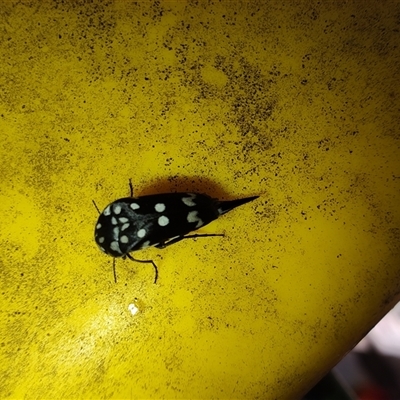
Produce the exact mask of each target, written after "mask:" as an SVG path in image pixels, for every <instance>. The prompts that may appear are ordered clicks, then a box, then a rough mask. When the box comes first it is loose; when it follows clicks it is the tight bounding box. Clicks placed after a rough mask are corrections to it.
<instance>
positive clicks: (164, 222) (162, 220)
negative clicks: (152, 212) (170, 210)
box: [158, 215, 169, 226]
mask: <svg viewBox="0 0 400 400" xmlns="http://www.w3.org/2000/svg"><path fill="white" fill-rule="evenodd" d="M168 224H169V219H168V217H166V216H165V215H161V217H160V218H158V225H160V226H167V225H168Z"/></svg>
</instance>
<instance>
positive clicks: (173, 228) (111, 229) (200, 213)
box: [94, 183, 258, 283]
mask: <svg viewBox="0 0 400 400" xmlns="http://www.w3.org/2000/svg"><path fill="white" fill-rule="evenodd" d="M130 188H131V197H126V198H122V199H119V200H116V201H114V202H112V203H111V204H109V205H108V206H107V207H106V208H105V209H104V211H103V212H102V213H101V214H100V216H99V219H98V220H97V223H96V228H95V232H94V237H95V241H96V243H97V245H98V246H99V248H100V250H101V251H103V252H104V253H106V254H109V255H111V256H113V257H128V258H130V259H131V260H132V261H136V262H141V263H151V264H153V266H154V269H155V280H154V283H156V282H157V277H158V270H157V266H156V264H155V263H154V261H153V260H137V259H136V258H133V257H132V256H131V255H130V254H129V253H131V252H133V251H137V250H141V249H145V248H146V247H150V246H154V247H157V248H159V249H163V248H165V247H167V246H169V245H171V244H174V243H177V242H179V241H181V240H183V239H190V238H198V237H208V236H224V235H223V234H212V233H211V234H192V235H187V234H188V233H190V232H192V231H195V230H196V229H199V228H200V227H202V226H205V225H207V224H209V223H210V222H212V221H214V220H215V219H217V218H218V217H219V216H221V215H223V214H225V213H227V212H228V211H231V210H232V209H234V208H236V207H238V206H240V205H242V204H245V203H248V202H250V201H252V200H255V199H256V198H258V196H252V197H247V198H244V199H238V200H230V201H220V200H216V199H213V198H211V197H210V196H208V195H205V194H199V193H164V194H155V195H149V196H142V197H136V198H135V197H132V196H133V189H132V184H131V183H130Z"/></svg>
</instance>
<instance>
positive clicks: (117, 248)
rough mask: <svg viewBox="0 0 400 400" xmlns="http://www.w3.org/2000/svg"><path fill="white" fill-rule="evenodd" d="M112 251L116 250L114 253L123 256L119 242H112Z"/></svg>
mask: <svg viewBox="0 0 400 400" xmlns="http://www.w3.org/2000/svg"><path fill="white" fill-rule="evenodd" d="M110 249H111V250H114V251H115V252H117V253H120V254H122V252H121V249H120V248H119V244H118V242H111V243H110Z"/></svg>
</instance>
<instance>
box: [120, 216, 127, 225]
mask: <svg viewBox="0 0 400 400" xmlns="http://www.w3.org/2000/svg"><path fill="white" fill-rule="evenodd" d="M118 221H119V222H122V223H123V224H125V222H128V221H129V219H128V218H125V217H120V218H118Z"/></svg>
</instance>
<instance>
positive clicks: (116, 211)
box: [114, 205, 121, 215]
mask: <svg viewBox="0 0 400 400" xmlns="http://www.w3.org/2000/svg"><path fill="white" fill-rule="evenodd" d="M114 212H115V214H117V215H118V214H120V213H121V206H120V205H116V206H114Z"/></svg>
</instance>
